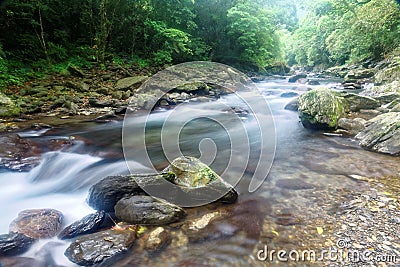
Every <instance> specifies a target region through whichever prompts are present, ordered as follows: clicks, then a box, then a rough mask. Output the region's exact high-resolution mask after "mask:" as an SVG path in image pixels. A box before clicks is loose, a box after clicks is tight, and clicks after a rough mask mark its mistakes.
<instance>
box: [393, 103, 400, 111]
mask: <svg viewBox="0 0 400 267" xmlns="http://www.w3.org/2000/svg"><path fill="white" fill-rule="evenodd" d="M391 112H400V103H399V104H397V105H396V106H394V107H393V108H392V109H391Z"/></svg>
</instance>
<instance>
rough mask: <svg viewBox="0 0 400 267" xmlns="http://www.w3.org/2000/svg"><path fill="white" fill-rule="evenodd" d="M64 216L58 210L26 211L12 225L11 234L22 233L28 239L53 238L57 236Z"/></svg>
mask: <svg viewBox="0 0 400 267" xmlns="http://www.w3.org/2000/svg"><path fill="white" fill-rule="evenodd" d="M62 221H63V215H62V213H61V212H59V211H58V210H53V209H36V210H24V211H21V212H20V213H19V214H18V217H17V218H16V219H15V220H13V221H12V222H11V224H10V232H16V233H22V234H24V235H26V236H28V237H31V238H34V239H39V238H51V237H54V236H56V235H57V233H58V231H59V230H60V227H61V225H62Z"/></svg>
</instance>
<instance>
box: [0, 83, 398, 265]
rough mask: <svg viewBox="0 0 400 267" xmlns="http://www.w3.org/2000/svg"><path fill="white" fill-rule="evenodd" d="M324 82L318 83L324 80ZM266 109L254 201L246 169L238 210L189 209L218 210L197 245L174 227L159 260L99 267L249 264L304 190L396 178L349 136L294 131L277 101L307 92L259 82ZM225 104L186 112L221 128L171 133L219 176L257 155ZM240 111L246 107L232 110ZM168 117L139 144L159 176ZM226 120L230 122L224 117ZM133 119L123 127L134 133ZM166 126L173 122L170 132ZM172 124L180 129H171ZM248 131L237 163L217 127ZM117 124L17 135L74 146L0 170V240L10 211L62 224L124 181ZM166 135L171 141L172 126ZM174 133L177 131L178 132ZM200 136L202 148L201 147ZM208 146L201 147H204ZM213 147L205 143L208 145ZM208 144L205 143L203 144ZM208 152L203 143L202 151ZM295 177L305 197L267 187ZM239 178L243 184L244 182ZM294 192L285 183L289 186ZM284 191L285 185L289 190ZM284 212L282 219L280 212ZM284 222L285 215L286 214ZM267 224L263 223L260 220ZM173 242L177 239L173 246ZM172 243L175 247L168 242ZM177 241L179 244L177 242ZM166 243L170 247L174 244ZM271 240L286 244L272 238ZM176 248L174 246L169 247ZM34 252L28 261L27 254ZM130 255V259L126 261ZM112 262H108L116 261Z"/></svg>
mask: <svg viewBox="0 0 400 267" xmlns="http://www.w3.org/2000/svg"><path fill="white" fill-rule="evenodd" d="M326 83H327V82H326ZM258 86H259V88H260V89H261V90H262V91H263V93H264V96H265V97H266V99H267V100H268V103H269V105H270V107H271V109H272V112H273V115H274V120H275V125H276V135H277V151H276V155H275V160H274V164H273V167H272V169H271V171H270V174H269V176H268V179H267V180H266V181H265V182H264V184H263V186H262V187H261V188H260V189H259V190H258V191H256V192H255V193H253V194H249V193H248V191H247V189H248V182H249V181H248V179H250V177H251V174H252V173H253V172H254V170H255V167H256V166H254V165H252V164H251V163H252V161H250V164H248V166H247V168H246V173H245V178H244V180H243V181H242V182H241V183H239V185H238V187H237V188H238V191H239V192H240V199H239V203H237V204H235V205H232V206H218V205H209V206H207V207H201V208H197V209H189V210H188V218H187V220H190V219H194V218H198V217H200V216H202V215H203V214H206V213H210V212H215V211H219V212H222V211H223V212H226V214H227V215H226V216H224V217H223V218H222V219H221V220H219V221H217V222H215V223H214V225H212V226H210V227H212V228H210V229H209V230H208V232H209V233H208V235H207V236H206V238H205V239H204V240H203V241H201V242H200V241H199V242H193V243H187V241H186V242H185V241H184V239H185V238H184V237H182V236H180V235H182V232H181V231H180V230H179V227H176V228H174V227H172V228H171V229H170V230H171V231H172V233H173V235H174V237H175V239H174V240H175V241H173V243H172V244H171V245H170V246H169V247H168V248H167V249H166V250H165V251H164V252H162V253H160V254H158V255H156V256H151V255H150V256H149V255H148V254H147V253H145V252H141V251H137V250H138V247H134V248H133V249H132V251H133V254H132V253H131V252H130V253H127V254H123V255H121V256H119V257H118V258H116V259H113V260H112V262H105V263H104V264H103V266H112V265H115V264H119V265H123V264H126V265H135V264H142V265H146V266H151V265H152V266H165V265H172V264H175V263H179V266H194V265H195V266H201V264H203V266H210V265H222V264H226V265H229V264H232V263H236V264H237V265H239V266H249V265H251V266H256V265H257V261H256V259H255V258H254V254H253V250H254V246H255V245H256V244H257V243H258V242H259V236H260V232H261V231H262V228H263V227H264V228H265V227H266V224H267V223H268V221H269V219H268V218H270V216H272V215H271V214H272V213H276V212H277V210H278V208H277V207H279V212H280V215H279V216H280V217H279V218H278V220H280V223H282V222H284V223H287V221H289V222H291V221H290V220H291V218H287V216H288V215H285V212H286V213H290V212H291V210H293V207H294V206H296V205H297V206H298V207H302V208H305V209H306V208H307V205H310V201H311V203H315V202H317V201H318V199H317V198H311V197H310V198H308V197H307V196H308V195H312V194H311V192H314V191H315V192H316V193H318V192H319V191H321V192H332V194H333V195H334V194H336V193H335V192H340V191H342V190H345V191H346V190H351V189H352V188H356V186H357V182H355V181H353V180H352V179H350V178H349V177H350V175H361V176H365V177H370V178H373V177H376V176H387V175H393V174H398V173H400V164H399V163H400V161H399V159H398V158H393V157H389V156H385V155H380V154H376V153H371V152H368V151H365V150H362V149H360V148H359V146H358V144H357V142H355V141H354V140H353V139H351V138H340V137H327V136H324V135H323V133H321V132H312V131H308V130H306V129H304V128H303V127H302V126H301V124H300V123H299V120H298V116H297V113H295V112H292V111H287V110H284V106H285V104H286V103H288V102H290V101H291V100H292V98H283V97H280V95H281V94H282V93H285V92H296V93H299V94H301V93H303V92H305V91H306V90H307V86H302V85H299V86H298V85H293V84H288V83H286V82H285V81H281V80H277V81H269V82H263V83H259V84H258ZM221 103H223V104H226V103H229V105H230V106H235V105H236V106H240V105H241V103H235V102H234V100H233V99H232V98H231V97H230V96H226V97H223V98H221V99H220V100H218V101H217V102H215V103H202V104H188V105H187V106H186V107H185V109H186V110H184V111H185V112H192V113H204V114H206V115H207V116H211V117H213V118H217V119H218V121H222V122H223V123H222V125H221V124H220V123H218V122H216V121H215V120H210V119H206V118H205V119H197V120H192V121H191V122H189V123H188V124H187V125H185V127H184V128H182V130H181V131H180V132H179V135H178V136H179V140H180V142H179V145H180V149H181V151H183V153H184V154H186V155H192V156H196V157H201V156H209V155H202V154H201V153H202V150H204V149H202V147H206V146H207V147H208V149H210V148H212V149H214V150H215V151H217V152H218V153H216V155H215V158H213V157H210V158H211V160H210V163H211V167H212V168H213V169H215V170H216V171H217V172H222V171H223V170H224V169H225V168H226V166H227V162H226V159H227V158H229V157H230V155H231V153H235V156H237V157H241V156H242V157H243V160H247V157H248V156H250V159H253V158H256V157H257V155H258V154H259V153H260V150H261V149H263V148H262V147H260V142H259V139H257V136H258V134H259V133H257V130H258V128H257V125H256V123H255V121H254V119H253V118H252V116H240V119H239V120H237V119H236V118H235V117H234V116H231V115H232V114H231V115H229V114H228V113H227V112H226V111H224V110H221V109H220V108H219V107H220V104H221ZM240 107H241V108H243V109H245V108H246V107H245V106H240ZM171 112H173V111H171V110H170V111H164V112H157V113H155V114H153V115H152V117H151V120H150V122H149V124H148V126H149V129H148V131H147V135H146V145H147V148H148V153H149V155H150V157H151V160H152V162H153V163H154V165H155V166H156V167H157V168H158V169H162V168H164V167H165V166H166V164H167V161H166V158H165V155H164V154H163V153H162V152H163V148H162V147H161V146H160V129H161V126H162V124H163V122H164V120H165V118H166V117H167V116H168V115H169V114H170V113H171ZM233 118H235V119H233ZM141 119H143V118H141V117H137V118H134V119H132V122H129V123H130V124H131V125H132V126H134V125H135V120H141ZM173 123H174V122H172V124H171V125H174V124H173ZM175 123H177V125H178V124H179V121H177V122H175ZM243 126H244V128H245V129H246V131H247V132H248V133H249V143H250V145H251V147H252V153H253V154H250V155H247V157H246V155H242V152H241V151H232V144H231V143H230V139H229V137H232V136H229V135H228V134H227V131H226V129H224V127H228V128H229V129H230V130H231V134H232V135H233V136H235V134H240V131H241V130H240V128H241V127H243ZM121 127H122V122H113V123H109V124H101V125H99V124H93V123H80V124H74V125H69V126H68V127H64V128H58V129H52V130H49V131H46V132H45V131H44V132H41V133H39V134H38V133H31V132H29V133H24V136H25V137H26V138H31V139H32V140H34V141H36V142H39V143H45V142H46V141H48V140H50V139H51V138H65V137H70V136H74V138H75V139H74V140H75V141H74V144H75V145H74V146H72V147H70V148H68V149H65V150H64V151H63V152H49V153H46V154H44V155H43V160H42V163H41V164H40V165H39V166H37V167H36V168H35V169H33V170H32V171H30V172H29V173H10V172H7V171H5V170H1V172H0V180H1V182H2V187H1V194H0V203H2V204H0V205H1V210H2V218H1V222H0V230H1V231H0V232H1V233H5V232H7V231H8V224H9V222H11V220H12V219H13V218H15V217H16V215H17V213H18V212H19V211H21V210H23V209H27V208H56V209H59V210H60V211H62V212H63V213H64V214H65V216H66V223H70V222H72V221H74V220H77V219H79V218H81V217H82V216H83V215H85V214H87V213H89V212H90V211H91V209H90V208H89V207H87V206H86V204H85V202H84V199H85V197H86V191H87V189H88V187H89V186H90V185H92V184H93V183H95V182H96V181H98V180H100V179H102V178H103V177H105V176H108V175H114V174H126V173H128V169H127V166H126V163H125V162H124V160H123V154H122V146H121ZM169 129H171V131H172V132H171V133H166V136H168V134H171V136H175V135H176V133H175V132H173V127H172V128H169ZM177 130H178V129H177ZM129 138H131V139H132V140H131V142H130V143H131V144H132V147H131V148H130V149H135V142H140V140H136V139H135V138H136V137H135V136H130V137H129ZM205 138H206V140H209V141H206V142H205V143H203V144H202V143H201V140H204V139H205ZM207 138H208V139H207ZM210 140H212V141H210ZM207 142H209V144H207ZM210 144H211V145H210ZM136 154H137V157H136V158H135V163H134V164H136V165H135V166H137V167H135V171H137V172H138V173H140V172H146V171H147V170H148V169H147V168H146V167H145V166H143V165H142V164H141V162H143V160H144V159H143V158H141V157H143V155H144V151H136ZM237 175H240V172H238V173H236V172H235V170H234V169H233V170H232V171H231V172H230V173H227V174H226V176H224V178H227V179H228V180H229V179H230V178H232V180H231V181H235V179H237ZM288 178H292V179H300V180H302V181H304V182H306V183H308V184H310V185H312V187H313V188H314V190H311V191H310V190H308V191H307V190H298V191H297V190H296V191H291V190H288V189H287V188H286V189H283V188H282V187H277V186H275V184H276V182H277V181H278V180H282V179H288ZM246 179H247V180H246ZM291 186H294V185H291ZM289 188H290V186H289ZM286 208H287V209H288V210H287V211H285V209H286ZM289 217H290V216H289ZM266 218H267V219H266ZM181 239H182V240H181ZM176 240H178V241H176ZM179 240H180V241H182V242H181V243H179V242H180V241H179ZM174 242H175V243H174ZM275 242H282V244H285V242H286V241H285V240H284V239H282V238H278V239H277V240H276V241H275ZM62 244H63V246H61V248H60V247H57V248H56V249H55V250H54V252H53V253H54V254H55V255H54V257H55V259H56V262H57V263H58V264H62V265H70V266H72V264H71V263H69V262H68V261H67V260H66V259H65V258H64V256H63V255H62V249H64V248H65V246H66V243H64V242H62ZM178 245H179V247H177V246H178ZM34 253H35V252H34V251H31V252H28V254H27V256H33V255H34ZM130 255H132V256H130ZM116 262H117V263H116Z"/></svg>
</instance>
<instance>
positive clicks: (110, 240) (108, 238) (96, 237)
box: [64, 227, 136, 266]
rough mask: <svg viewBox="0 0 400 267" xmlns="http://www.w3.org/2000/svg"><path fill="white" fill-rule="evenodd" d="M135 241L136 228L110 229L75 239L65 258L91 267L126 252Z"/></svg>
mask: <svg viewBox="0 0 400 267" xmlns="http://www.w3.org/2000/svg"><path fill="white" fill-rule="evenodd" d="M135 239H136V227H126V229H111V230H106V231H102V232H98V233H95V234H90V235H85V236H82V237H79V238H77V239H76V240H75V241H74V242H72V243H71V245H70V246H69V247H68V248H67V250H66V251H65V253H64V254H65V256H66V257H67V258H68V259H69V260H70V261H72V262H73V263H76V264H78V265H82V266H92V265H95V264H98V263H101V262H102V261H104V260H106V259H108V258H110V257H112V256H115V255H117V254H119V253H121V252H124V251H126V250H128V249H129V248H130V247H131V246H132V244H133V242H134V241H135Z"/></svg>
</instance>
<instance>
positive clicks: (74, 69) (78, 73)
mask: <svg viewBox="0 0 400 267" xmlns="http://www.w3.org/2000/svg"><path fill="white" fill-rule="evenodd" d="M67 70H68V71H69V72H70V73H71V74H72V75H74V76H77V77H80V78H84V77H85V74H84V73H83V71H82V70H81V69H79V68H78V67H75V66H73V65H69V66H68V68H67Z"/></svg>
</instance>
